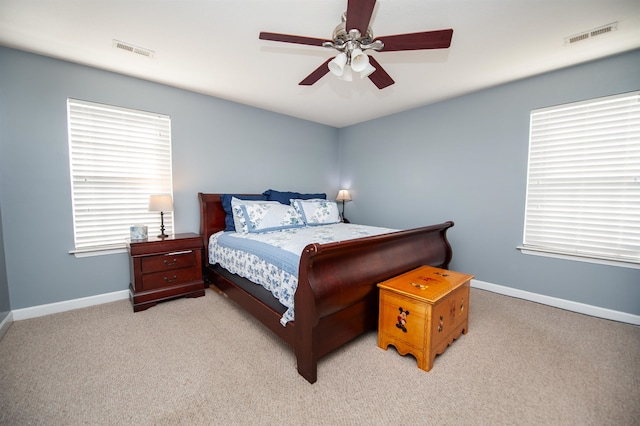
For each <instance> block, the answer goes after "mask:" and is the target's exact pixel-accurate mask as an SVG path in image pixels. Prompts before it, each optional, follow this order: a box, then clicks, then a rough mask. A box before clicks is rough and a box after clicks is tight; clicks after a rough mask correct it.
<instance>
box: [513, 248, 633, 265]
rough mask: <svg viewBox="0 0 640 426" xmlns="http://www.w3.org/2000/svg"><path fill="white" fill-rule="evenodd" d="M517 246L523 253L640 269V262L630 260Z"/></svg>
mask: <svg viewBox="0 0 640 426" xmlns="http://www.w3.org/2000/svg"><path fill="white" fill-rule="evenodd" d="M516 248H517V249H518V250H520V251H521V252H522V253H523V254H530V255H533V256H543V257H552V258H554V259H564V260H573V261H576V262H586V263H595V264H598V265H608V266H617V267H620V268H631V269H640V263H634V262H630V261H624V260H614V259H601V258H595V257H588V256H580V255H576V254H569V253H560V252H554V251H551V250H544V249H539V248H531V247H525V246H518V247H516Z"/></svg>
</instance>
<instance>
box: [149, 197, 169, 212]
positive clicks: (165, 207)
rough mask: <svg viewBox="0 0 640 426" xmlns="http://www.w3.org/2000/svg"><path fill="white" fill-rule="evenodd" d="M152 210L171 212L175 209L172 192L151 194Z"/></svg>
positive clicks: (150, 205)
mask: <svg viewBox="0 0 640 426" xmlns="http://www.w3.org/2000/svg"><path fill="white" fill-rule="evenodd" d="M149 211H150V212H171V211H173V199H172V198H171V194H156V195H150V196H149Z"/></svg>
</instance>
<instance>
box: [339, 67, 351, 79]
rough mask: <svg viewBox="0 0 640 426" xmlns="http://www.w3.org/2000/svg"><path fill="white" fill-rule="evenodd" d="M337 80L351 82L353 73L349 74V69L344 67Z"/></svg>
mask: <svg viewBox="0 0 640 426" xmlns="http://www.w3.org/2000/svg"><path fill="white" fill-rule="evenodd" d="M338 78H339V79H340V80H342V81H353V73H352V72H351V67H350V66H346V67H344V72H343V73H342V75H341V76H339V77H338Z"/></svg>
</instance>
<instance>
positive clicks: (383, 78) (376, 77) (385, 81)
mask: <svg viewBox="0 0 640 426" xmlns="http://www.w3.org/2000/svg"><path fill="white" fill-rule="evenodd" d="M369 63H370V64H371V65H372V66H373V67H374V68H375V69H376V70H375V71H374V72H372V73H371V74H370V75H369V80H371V82H372V83H373V84H375V85H376V86H377V87H378V89H384V88H385V87H388V86H391V85H392V84H394V83H395V81H393V79H392V78H391V76H390V75H389V74H387V72H386V71H385V70H384V69H383V68H382V65H380V63H379V62H378V61H376V59H375V58H374V57H373V56H369Z"/></svg>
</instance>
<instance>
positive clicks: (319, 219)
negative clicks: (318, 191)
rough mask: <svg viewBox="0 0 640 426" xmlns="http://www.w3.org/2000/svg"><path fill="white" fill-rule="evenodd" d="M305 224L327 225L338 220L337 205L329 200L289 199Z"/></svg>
mask: <svg viewBox="0 0 640 426" xmlns="http://www.w3.org/2000/svg"><path fill="white" fill-rule="evenodd" d="M291 205H292V206H293V207H294V208H295V209H296V210H297V211H298V213H299V214H300V216H302V219H303V220H304V222H305V223H306V224H307V225H311V226H313V225H329V224H331V223H339V222H340V214H339V213H338V205H337V204H336V202H335V201H329V200H291Z"/></svg>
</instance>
